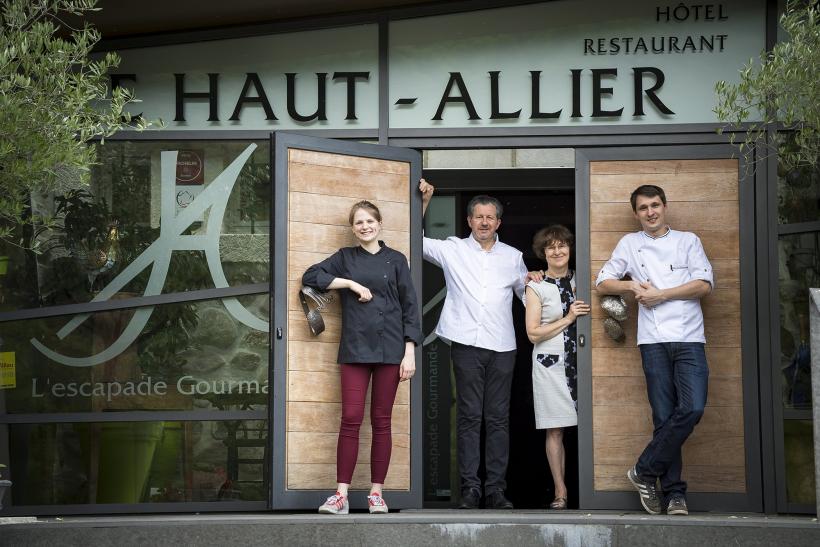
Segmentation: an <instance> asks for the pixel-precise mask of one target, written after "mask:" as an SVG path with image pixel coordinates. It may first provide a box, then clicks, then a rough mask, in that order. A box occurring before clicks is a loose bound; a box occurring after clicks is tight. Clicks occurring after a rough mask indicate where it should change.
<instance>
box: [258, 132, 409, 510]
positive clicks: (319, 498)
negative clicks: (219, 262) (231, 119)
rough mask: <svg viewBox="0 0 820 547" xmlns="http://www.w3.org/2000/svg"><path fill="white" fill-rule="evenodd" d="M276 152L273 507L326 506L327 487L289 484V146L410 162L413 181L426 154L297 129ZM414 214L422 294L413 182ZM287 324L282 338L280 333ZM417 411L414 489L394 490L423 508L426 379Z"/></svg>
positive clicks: (393, 501)
mask: <svg viewBox="0 0 820 547" xmlns="http://www.w3.org/2000/svg"><path fill="white" fill-rule="evenodd" d="M271 138H272V143H271V153H272V154H273V158H272V160H273V163H272V165H273V173H274V199H273V201H274V204H275V205H274V207H275V209H274V222H273V223H272V224H271V228H272V229H274V233H273V234H271V241H272V242H273V244H272V248H273V261H272V264H273V267H274V275H273V277H272V279H273V283H274V302H273V310H272V311H273V317H274V321H273V323H272V325H271V329H272V332H274V333H275V334H274V340H273V345H272V363H273V367H272V370H273V372H272V375H273V377H272V384H271V385H273V392H272V393H273V398H272V400H271V404H270V407H271V411H272V419H271V429H272V434H271V436H270V439H271V441H270V442H271V443H272V464H271V508H273V509H313V508H315V507H318V506H319V505H321V503H322V502H323V501H324V500H325V498H326V497H327V494H328V493H327V491H320V490H288V488H287V484H286V475H285V471H286V469H285V464H286V452H285V442H286V433H287V432H286V423H287V422H286V408H285V407H286V399H285V397H286V379H287V378H286V364H287V340H288V333H287V293H286V291H287V283H286V282H284V281H281V282H280V281H279V280H286V279H287V259H288V256H287V241H288V222H287V220H288V217H287V195H288V170H287V169H288V162H287V159H288V150H289V149H291V148H298V149H301V150H314V151H318V152H328V153H332V154H346V155H351V156H362V157H368V158H377V159H385V160H393V161H405V162H408V163H409V164H410V176H411V179H412V180H418V178H420V177H421V154H420V153H419V152H417V151H416V150H409V149H404V148H393V147H388V146H381V145H372V144H362V143H354V142H344V141H336V140H330V139H321V138H317V137H308V136H305V135H298V134H294V133H286V132H278V133H274V134H273V135H272V137H271ZM410 192H411V196H410V215H411V217H410V218H411V219H413V218H417V219H419V221H418V222H416V223H414V224H413V225H412V226H411V233H410V249H411V252H410V266H411V276H412V278H413V283H414V284H415V286H416V291H417V292H418V293H419V294H421V264H422V262H421V221H420V219H421V195H420V194H419V192H418V191H417V190H416V186H415V184H414V183H412V182H411V184H410ZM280 329H281V337H280V335H279V332H280ZM416 359H417V361H418V362H421V348H416ZM410 397H411V399H410V400H411V416H410V424H411V425H410V427H411V429H410V431H411V440H410V453H411V463H410V465H411V467H410V473H411V476H410V491H409V492H390V506H391V507H394V508H396V509H400V508H421V504H422V496H423V488H422V478H423V477H422V467H421V466H422V458H421V450H422V441H423V439H422V431H421V429H422V414H421V413H422V402H421V401H422V392H421V382H419V381H418V380H416V381H415V382H413V383H412V384H411V391H410ZM350 504H351V507H352V508H354V509H363V508H366V507H367V504H366V501H365V499H364V496H355V495H354V496H352V497H351V500H350Z"/></svg>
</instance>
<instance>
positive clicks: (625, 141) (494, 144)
mask: <svg viewBox="0 0 820 547" xmlns="http://www.w3.org/2000/svg"><path fill="white" fill-rule="evenodd" d="M670 131H671V129H670ZM728 140H729V139H728V137H727V136H726V135H725V134H723V135H718V134H714V135H713V134H710V133H690V134H683V135H677V134H674V133H668V134H666V133H658V134H652V135H649V134H647V135H590V136H587V137H584V136H563V135H541V136H511V137H504V136H497V137H475V138H473V137H469V136H462V137H451V138H450V137H448V138H439V137H427V138H424V137H417V138H394V137H392V136H391V137H390V144H391V145H393V146H406V147H409V148H425V149H436V148H441V149H447V148H538V147H549V148H582V147H599V146H607V147H618V146H658V145H667V144H685V143H691V144H705V143H708V144H722V143H726V142H728Z"/></svg>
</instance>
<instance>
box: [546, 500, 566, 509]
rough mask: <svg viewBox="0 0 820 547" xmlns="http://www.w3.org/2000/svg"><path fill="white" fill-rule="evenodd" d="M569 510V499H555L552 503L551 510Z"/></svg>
mask: <svg viewBox="0 0 820 547" xmlns="http://www.w3.org/2000/svg"><path fill="white" fill-rule="evenodd" d="M566 508H567V498H555V499H554V500H552V503H550V509H566Z"/></svg>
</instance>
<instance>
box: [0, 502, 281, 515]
mask: <svg viewBox="0 0 820 547" xmlns="http://www.w3.org/2000/svg"><path fill="white" fill-rule="evenodd" d="M266 505H267V504H266V503H265V502H264V501H214V502H193V501H189V502H185V501H181V502H178V503H99V504H97V503H95V504H88V505H19V506H14V505H12V506H5V507H3V510H2V511H0V516H4V517H16V516H32V515H36V516H53V515H101V514H122V513H216V512H219V513H226V512H231V511H262V510H264V509H266Z"/></svg>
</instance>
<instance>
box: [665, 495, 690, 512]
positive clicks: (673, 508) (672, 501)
mask: <svg viewBox="0 0 820 547" xmlns="http://www.w3.org/2000/svg"><path fill="white" fill-rule="evenodd" d="M666 514H667V515H688V514H689V509H688V508H687V507H686V498H684V497H683V496H672V497H671V498H669V504H668V505H667V506H666Z"/></svg>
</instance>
